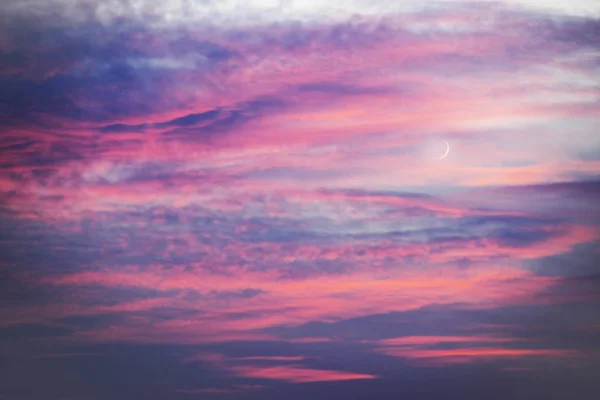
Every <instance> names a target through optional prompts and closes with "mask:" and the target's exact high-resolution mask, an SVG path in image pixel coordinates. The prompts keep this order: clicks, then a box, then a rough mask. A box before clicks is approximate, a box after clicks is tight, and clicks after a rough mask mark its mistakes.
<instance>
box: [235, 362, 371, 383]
mask: <svg viewBox="0 0 600 400" xmlns="http://www.w3.org/2000/svg"><path fill="white" fill-rule="evenodd" d="M232 372H233V373H234V374H235V375H236V376H239V377H244V378H256V379H271V380H281V381H286V382H291V383H306V382H327V381H347V380H356V379H375V378H376V376H375V375H371V374H356V373H351V372H345V371H329V370H319V369H309V368H304V367H301V366H296V365H284V366H276V367H255V366H237V367H233V368H232Z"/></svg>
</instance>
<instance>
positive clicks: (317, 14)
mask: <svg viewBox="0 0 600 400" xmlns="http://www.w3.org/2000/svg"><path fill="white" fill-rule="evenodd" d="M473 3H478V4H481V5H486V4H490V5H491V4H499V2H497V1H496V0H476V1H474V2H473V1H471V2H469V1H466V0H438V1H437V2H419V1H414V0H397V1H389V0H346V1H344V2H339V3H335V2H328V1H324V0H244V1H242V0H166V1H158V0H100V1H98V0H18V1H16V0H9V1H6V2H3V5H2V6H0V7H2V8H0V9H2V10H3V12H19V13H34V14H35V13H37V14H39V15H46V14H47V11H48V9H49V8H51V7H55V8H56V7H58V8H59V9H60V12H59V15H68V16H69V17H70V18H73V19H75V20H77V19H83V18H85V16H86V13H87V12H89V11H90V10H91V11H92V12H93V15H94V17H95V18H96V19H97V20H99V21H101V22H102V23H109V22H110V21H112V20H114V19H116V18H119V17H131V18H134V19H135V18H144V19H147V20H148V21H152V22H153V23H155V24H159V25H163V24H167V25H171V24H192V23H198V22H209V23H214V24H223V25H226V26H247V25H260V24H264V23H273V22H290V21H301V22H333V21H343V20H346V19H349V18H351V17H352V16H353V15H363V16H377V15H385V14H389V13H410V12H414V11H419V10H423V9H424V8H432V7H449V8H452V7H467V9H472V7H473ZM503 3H504V4H505V5H506V6H507V7H509V8H511V7H519V8H522V9H525V10H529V11H538V12H548V13H553V14H559V15H568V16H587V17H595V18H598V17H600V1H597V0H552V1H548V0H504V2H503Z"/></svg>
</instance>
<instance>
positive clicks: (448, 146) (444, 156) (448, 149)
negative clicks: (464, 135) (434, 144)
mask: <svg viewBox="0 0 600 400" xmlns="http://www.w3.org/2000/svg"><path fill="white" fill-rule="evenodd" d="M444 143H446V152H445V153H444V155H443V156H441V157H440V158H438V160H443V159H444V158H446V156H447V155H448V153H450V145H449V144H448V142H446V141H445V140H444Z"/></svg>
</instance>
